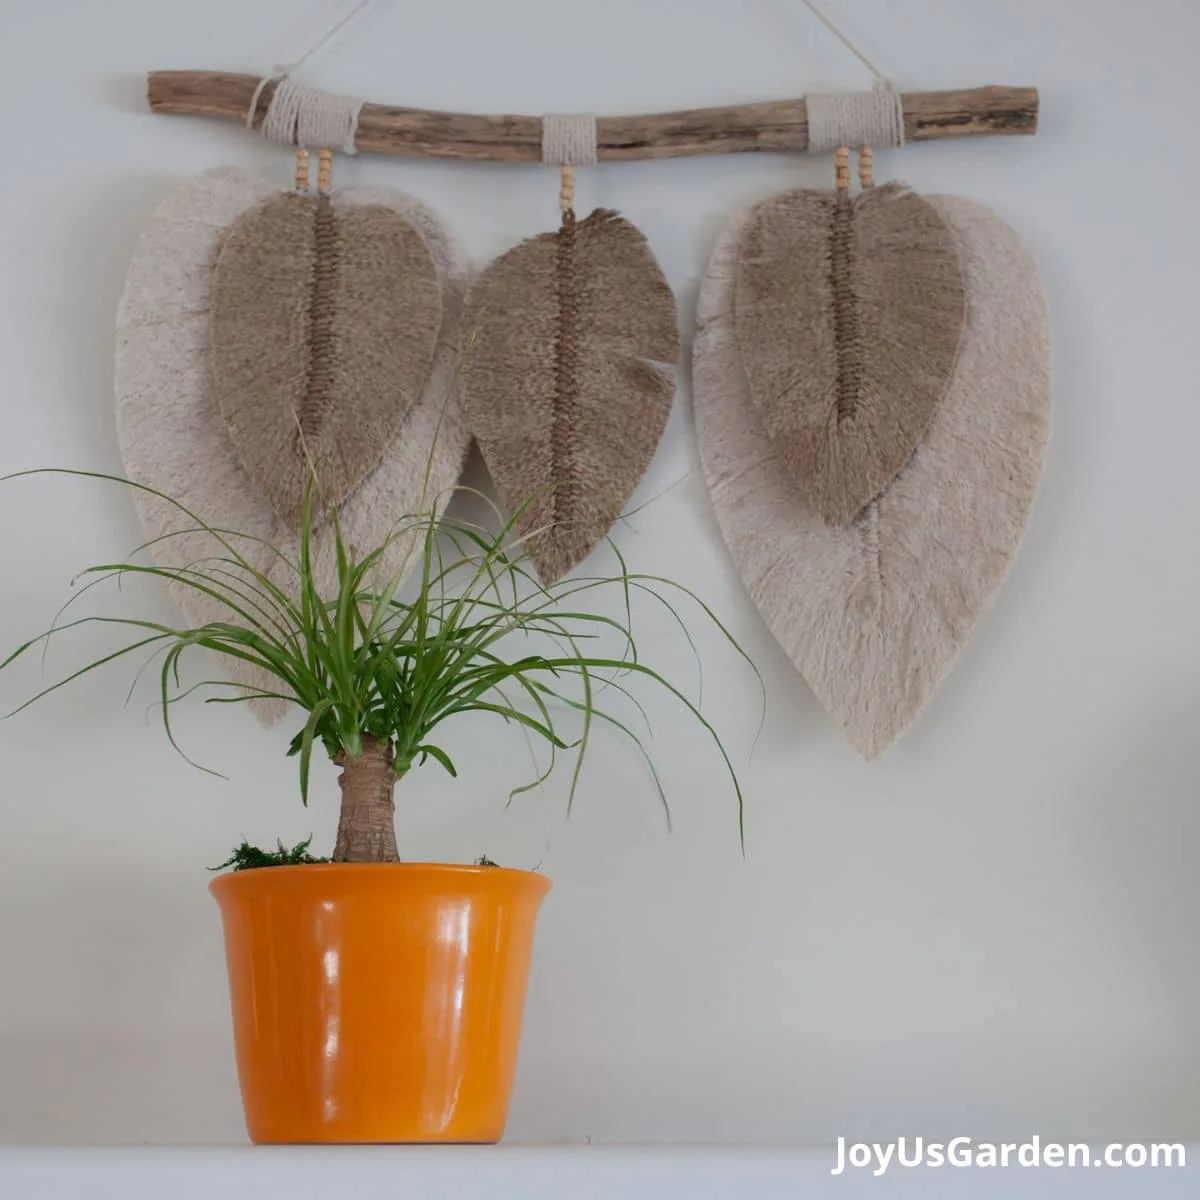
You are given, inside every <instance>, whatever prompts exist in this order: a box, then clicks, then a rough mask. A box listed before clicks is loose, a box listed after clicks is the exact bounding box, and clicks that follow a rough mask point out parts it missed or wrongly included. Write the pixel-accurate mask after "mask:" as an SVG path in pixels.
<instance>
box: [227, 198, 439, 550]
mask: <svg viewBox="0 0 1200 1200" xmlns="http://www.w3.org/2000/svg"><path fill="white" fill-rule="evenodd" d="M441 323H442V297H441V287H440V285H439V282H438V272H437V266H436V265H435V263H434V261H433V257H432V255H431V254H430V252H429V248H428V247H427V246H426V244H425V239H424V238H422V236H421V234H420V233H419V232H418V231H417V230H416V229H415V228H414V227H413V226H412V225H411V224H410V223H409V222H408V221H406V220H405V219H404V218H403V217H402V216H400V215H399V214H398V213H396V212H394V211H393V210H392V209H390V208H386V207H384V206H383V205H361V204H359V205H356V204H353V203H351V204H348V205H344V204H342V203H341V201H340V200H337V199H331V198H330V197H329V196H326V195H315V194H314V195H310V194H307V193H293V194H290V195H283V196H276V197H274V198H272V199H271V200H268V201H267V202H266V203H265V204H262V205H259V206H258V207H256V208H255V209H253V210H252V211H250V212H248V213H246V214H245V215H244V216H243V217H241V218H239V220H238V221H236V222H235V224H234V226H233V228H232V229H231V230H230V232H229V236H228V237H227V238H226V239H225V242H224V245H223V246H222V248H221V254H220V257H219V258H218V260H217V270H216V275H215V277H214V280H213V296H212V347H213V369H214V375H215V380H216V388H217V400H218V403H219V404H220V407H221V412H222V414H223V415H224V417H225V421H226V424H227V425H228V426H229V434H230V437H231V438H232V440H233V444H234V445H235V446H236V447H237V451H238V454H239V455H240V456H241V460H242V465H243V466H244V467H245V469H246V473H247V474H248V475H249V476H250V478H251V479H253V480H254V482H255V483H256V484H258V486H259V487H260V488H261V489H262V491H263V494H264V495H265V496H266V498H267V500H268V501H269V502H270V504H271V506H272V508H274V509H275V511H276V512H277V513H278V514H279V516H280V517H282V518H283V520H284V521H285V522H287V523H288V524H289V525H291V526H292V527H293V528H299V526H300V518H301V514H302V511H303V507H304V497H305V492H306V489H307V488H308V486H309V482H310V480H311V479H312V478H313V475H314V472H315V476H316V481H317V495H316V499H317V500H318V501H319V503H318V506H317V507H318V511H321V512H323V511H324V509H325V508H326V507H327V506H331V505H332V506H336V505H338V504H341V502H342V501H343V500H344V499H345V498H346V497H347V496H348V495H349V494H350V493H351V492H352V491H353V490H354V489H355V488H356V487H357V486H358V485H359V484H360V483H361V482H362V480H363V479H364V478H365V477H366V476H367V475H368V474H369V473H370V472H371V471H372V470H373V469H374V468H375V467H376V466H377V465H378V463H379V460H380V459H381V458H382V457H383V452H384V450H385V449H386V448H387V446H388V444H389V443H390V442H391V440H392V438H393V437H395V435H396V433H397V431H398V430H399V428H400V424H401V422H402V421H403V420H404V417H405V415H406V414H407V412H408V410H409V409H410V408H411V407H412V406H413V404H414V403H415V402H416V399H417V397H418V396H419V395H420V394H421V391H422V389H423V388H424V386H425V381H426V379H427V378H428V377H429V370H430V367H431V365H432V362H433V351H434V346H435V345H436V342H437V335H438V330H439V328H440V327H441Z"/></svg>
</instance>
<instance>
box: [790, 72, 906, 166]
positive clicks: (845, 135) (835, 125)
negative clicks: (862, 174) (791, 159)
mask: <svg viewBox="0 0 1200 1200" xmlns="http://www.w3.org/2000/svg"><path fill="white" fill-rule="evenodd" d="M805 104H806V105H807V107H808V152H809V154H825V153H828V152H829V151H830V150H836V149H838V147H839V146H870V147H872V148H873V149H876V150H879V149H887V148H890V147H893V146H903V145H904V105H903V103H902V102H901V97H900V93H899V92H897V91H895V90H894V89H893V88H891V87H888V86H882V87H875V88H872V89H871V90H870V91H869V92H841V93H837V92H833V93H823V92H817V93H815V94H813V95H810V96H806V97H805Z"/></svg>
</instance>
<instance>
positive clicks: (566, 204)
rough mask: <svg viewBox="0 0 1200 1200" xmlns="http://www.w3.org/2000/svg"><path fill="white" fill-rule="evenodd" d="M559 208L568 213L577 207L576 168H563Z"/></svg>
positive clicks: (559, 190)
mask: <svg viewBox="0 0 1200 1200" xmlns="http://www.w3.org/2000/svg"><path fill="white" fill-rule="evenodd" d="M558 207H559V208H560V209H561V210H562V211H563V212H568V211H569V210H571V209H573V208H574V207H575V168H574V167H563V168H562V174H561V177H560V181H559V188H558Z"/></svg>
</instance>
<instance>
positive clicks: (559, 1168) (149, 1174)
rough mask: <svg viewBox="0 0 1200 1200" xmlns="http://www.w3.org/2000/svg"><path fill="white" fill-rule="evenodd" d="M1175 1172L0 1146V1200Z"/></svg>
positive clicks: (579, 1192)
mask: <svg viewBox="0 0 1200 1200" xmlns="http://www.w3.org/2000/svg"><path fill="white" fill-rule="evenodd" d="M1188 1151H1189V1153H1188V1158H1189V1162H1190V1164H1191V1165H1190V1166H1188V1167H1187V1168H1185V1169H1182V1170H1181V1169H1158V1170H1150V1169H1142V1170H1133V1169H1129V1168H1125V1169H1103V1170H1095V1171H1091V1170H1089V1171H1084V1170H1082V1169H1075V1170H1066V1169H1059V1170H1050V1169H1022V1168H1017V1167H1010V1168H1008V1169H1004V1170H980V1169H976V1170H965V1169H953V1168H941V1169H938V1170H930V1169H920V1170H917V1169H910V1170H903V1169H899V1168H895V1167H893V1168H892V1169H891V1170H889V1171H888V1173H887V1174H886V1175H885V1176H884V1177H883V1178H874V1177H873V1176H872V1175H871V1173H870V1172H869V1171H866V1170H855V1171H847V1172H846V1173H845V1174H844V1175H841V1176H838V1177H834V1176H832V1175H830V1169H831V1168H832V1166H833V1165H834V1163H835V1161H836V1160H835V1158H834V1156H833V1151H832V1149H810V1150H785V1149H761V1150H758V1149H750V1148H720V1147H699V1146H646V1147H637V1146H517V1145H509V1146H486V1147H483V1146H481V1147H433V1146H418V1147H310V1146H304V1147H251V1146H238V1147H188V1148H182V1147H180V1148H173V1147H129V1148H126V1147H97V1148H91V1149H89V1148H56V1147H38V1148H32V1147H31V1148H21V1147H8V1148H5V1147H0V1196H2V1197H4V1200H27V1198H28V1200H68V1198H69V1200H76V1198H86V1200H139V1198H140V1197H143V1196H145V1197H159V1196H161V1197H170V1200H212V1198H213V1197H220V1200H242V1198H243V1197H244V1198H245V1200H274V1198H275V1197H279V1198H280V1200H283V1198H285V1197H286V1198H287V1200H326V1198H328V1200H341V1198H342V1197H353V1198H354V1200H384V1197H387V1198H388V1200H395V1198H397V1197H403V1198H407V1197H413V1198H417V1200H610V1198H611V1200H651V1198H653V1200H676V1198H678V1200H734V1198H738V1197H746V1200H776V1198H778V1200H784V1198H785V1197H786V1198H787V1200H797V1198H807V1197H813V1196H837V1197H842V1198H843V1200H868V1198H878V1197H885V1198H886V1197H899V1198H901V1200H925V1198H927V1197H936V1198H939V1200H940V1198H943V1197H958V1196H963V1197H970V1198H971V1200H978V1198H980V1197H982V1198H984V1200H987V1198H989V1197H1000V1196H1013V1195H1020V1196H1021V1197H1023V1198H1029V1197H1033V1198H1035V1200H1038V1198H1040V1197H1059V1196H1062V1197H1073V1196H1076V1195H1080V1194H1084V1195H1087V1196H1088V1197H1098V1198H1099V1200H1117V1198H1123V1197H1137V1198H1138V1200H1157V1198H1159V1197H1164V1198H1166V1200H1185V1197H1186V1198H1188V1200H1193V1198H1194V1197H1196V1196H1197V1195H1198V1194H1200V1186H1198V1185H1200V1146H1189V1147H1188Z"/></svg>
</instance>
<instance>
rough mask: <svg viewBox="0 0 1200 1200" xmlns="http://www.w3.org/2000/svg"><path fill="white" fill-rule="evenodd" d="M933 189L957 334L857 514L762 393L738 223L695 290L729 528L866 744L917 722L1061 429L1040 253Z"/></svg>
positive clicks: (718, 503)
mask: <svg viewBox="0 0 1200 1200" xmlns="http://www.w3.org/2000/svg"><path fill="white" fill-rule="evenodd" d="M930 203H931V204H932V205H934V206H935V207H936V209H937V212H938V214H939V215H940V216H941V217H942V219H943V220H944V221H945V223H946V225H947V226H948V228H949V229H950V230H951V232H952V234H953V236H954V238H955V242H956V244H957V247H958V250H959V253H960V255H961V259H962V264H963V273H964V281H965V285H966V297H967V305H966V319H965V324H964V330H963V338H962V346H961V349H960V352H959V355H958V361H957V365H956V367H955V370H954V377H953V380H952V382H951V385H950V388H949V390H948V392H947V394H946V398H945V400H944V402H943V403H942V404H941V405H940V406H939V407H938V409H937V411H936V413H935V414H934V416H933V420H932V421H931V422H930V425H929V429H928V431H927V433H926V436H925V438H924V439H923V440H922V441H921V443H920V445H919V446H918V447H917V449H916V451H915V452H914V453H913V455H912V457H911V459H910V460H909V462H908V463H907V464H906V465H905V467H904V469H903V470H902V471H900V473H899V474H898V475H897V476H896V478H895V479H894V480H893V481H892V483H891V485H890V487H889V488H888V489H887V491H885V492H884V493H883V495H882V496H881V497H880V498H879V499H878V500H876V501H875V502H873V503H872V504H871V505H870V506H869V507H868V508H867V510H866V511H865V512H864V513H863V514H862V515H861V516H860V517H859V518H858V519H857V520H855V521H854V522H852V523H851V524H849V525H846V526H844V527H841V528H830V527H829V526H828V525H827V524H826V523H825V522H824V521H823V520H822V518H821V516H820V514H819V513H818V512H817V511H816V510H815V509H814V508H813V506H812V504H811V502H810V501H809V500H808V498H807V497H806V496H805V493H804V492H803V490H802V489H800V488H798V487H797V486H796V484H795V481H794V479H793V477H792V475H791V473H790V472H789V470H788V468H787V466H786V464H785V462H784V461H783V458H782V455H781V454H780V453H779V451H778V447H777V446H776V445H775V444H773V442H772V439H771V438H770V436H769V435H768V433H767V430H766V428H765V425H764V422H763V420H762V418H761V416H760V414H759V412H758V409H757V408H756V406H755V405H754V403H753V401H752V400H751V396H750V391H749V387H748V384H747V379H746V373H745V370H744V368H743V366H742V361H741V351H740V348H739V343H738V336H737V331H736V328H735V324H736V323H735V315H734V294H735V290H736V286H737V275H738V265H739V260H740V258H741V257H742V256H743V254H744V246H743V243H744V240H745V236H746V233H747V230H748V227H747V225H746V223H745V222H744V221H743V222H739V223H738V224H737V225H736V226H735V227H733V228H731V229H730V230H729V231H727V232H726V234H725V235H724V236H723V237H722V238H721V240H720V243H719V244H718V246H717V248H716V251H715V253H714V255H713V258H712V261H711V264H710V266H709V268H708V272H707V275H706V277H705V280H704V283H703V286H702V289H701V293H700V301H699V310H698V323H699V328H698V332H697V336H696V342H695V360H694V371H693V381H694V390H695V406H696V430H697V437H698V440H699V448H700V457H701V462H702V465H703V469H704V475H705V479H706V480H707V483H708V487H709V491H710V494H711V497H712V502H713V508H714V510H715V513H716V516H717V520H718V523H719V525H720V527H721V532H722V534H723V536H724V539H725V541H726V543H727V545H728V547H729V551H730V554H731V555H732V557H733V559H734V562H735V563H736V565H737V568H738V571H739V572H740V574H741V577H742V580H743V582H744V583H745V585H746V588H747V590H748V591H749V593H750V596H751V598H752V600H753V601H754V603H755V605H756V606H757V607H758V609H759V611H760V612H761V613H762V615H763V618H764V620H765V621H766V623H767V626H768V628H769V629H770V630H771V632H772V633H773V634H774V636H775V638H776V639H777V640H778V641H779V643H780V645H781V646H782V647H783V649H784V651H785V652H786V653H787V655H788V656H789V658H791V660H792V662H793V663H795V665H796V667H797V668H798V669H799V670H800V672H801V674H802V675H803V676H804V678H805V679H806V680H807V681H808V683H809V685H810V686H811V688H812V690H813V691H814V692H815V693H816V695H817V697H818V698H819V699H820V701H821V703H822V704H823V705H824V706H825V708H826V709H827V710H828V711H829V712H830V713H831V714H832V715H833V717H834V718H835V719H836V720H837V722H838V723H839V724H840V725H841V727H842V728H843V730H844V731H845V733H846V735H847V737H848V738H849V739H850V741H851V742H852V743H853V744H854V746H856V747H857V748H858V750H859V751H860V752H861V753H862V754H863V755H865V756H867V757H872V756H874V755H876V754H878V753H880V752H881V751H882V750H884V749H885V748H886V747H887V746H889V745H890V744H891V743H892V742H894V741H895V739H896V738H897V737H899V736H900V734H901V733H902V732H903V731H904V730H905V729H907V728H908V727H909V726H910V725H911V724H912V722H913V721H914V720H915V719H916V717H917V716H918V714H919V713H920V712H921V710H922V709H923V708H924V706H925V705H926V703H927V702H928V701H929V699H930V697H931V696H932V695H933V693H934V691H935V690H936V689H937V687H938V685H939V684H940V682H941V681H942V679H943V678H944V677H945V675H946V673H947V672H948V671H949V669H950V667H951V666H952V664H953V663H954V661H955V659H956V657H957V656H958V654H959V652H960V650H961V649H962V648H963V646H964V645H965V644H966V642H967V640H968V639H969V638H970V636H971V634H972V632H973V631H974V630H975V628H976V627H977V625H978V623H979V621H980V619H981V617H982V616H983V615H984V613H985V612H986V611H987V609H988V607H989V606H990V604H991V602H992V599H993V597H994V596H995V595H996V592H997V591H998V589H999V588H1000V586H1001V584H1002V582H1003V581H1004V578H1005V576H1006V574H1007V572H1008V569H1009V566H1010V565H1011V563H1012V561H1013V558H1014V556H1015V555H1016V553H1017V549H1018V547H1019V545H1020V542H1021V539H1022V537H1023V535H1024V531H1025V527H1026V523H1027V521H1028V518H1029V513H1030V509H1031V506H1032V504H1033V501H1034V496H1035V494H1036V492H1037V486H1038V481H1039V479H1040V477H1041V473H1042V469H1043V466H1044V463H1045V457H1046V451H1047V446H1048V442H1049V436H1050V423H1051V387H1050V379H1051V377H1050V367H1051V347H1050V324H1049V314H1048V311H1047V307H1046V300H1045V296H1044V294H1043V290H1042V286H1041V282H1040V280H1039V278H1038V273H1037V268H1036V265H1035V263H1034V261H1033V259H1032V258H1031V256H1030V254H1029V253H1028V251H1027V250H1026V249H1025V248H1024V247H1023V246H1022V244H1021V242H1020V240H1019V239H1018V237H1017V235H1016V234H1015V233H1014V232H1013V230H1012V229H1011V228H1009V226H1007V225H1006V224H1005V223H1004V222H1003V221H1001V220H1000V218H999V217H997V216H995V215H994V214H993V213H991V212H989V211H988V210H987V209H985V208H983V207H981V206H979V205H977V204H974V203H972V202H970V201H967V200H963V199H960V198H958V197H949V196H947V197H933V198H931V200H930Z"/></svg>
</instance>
